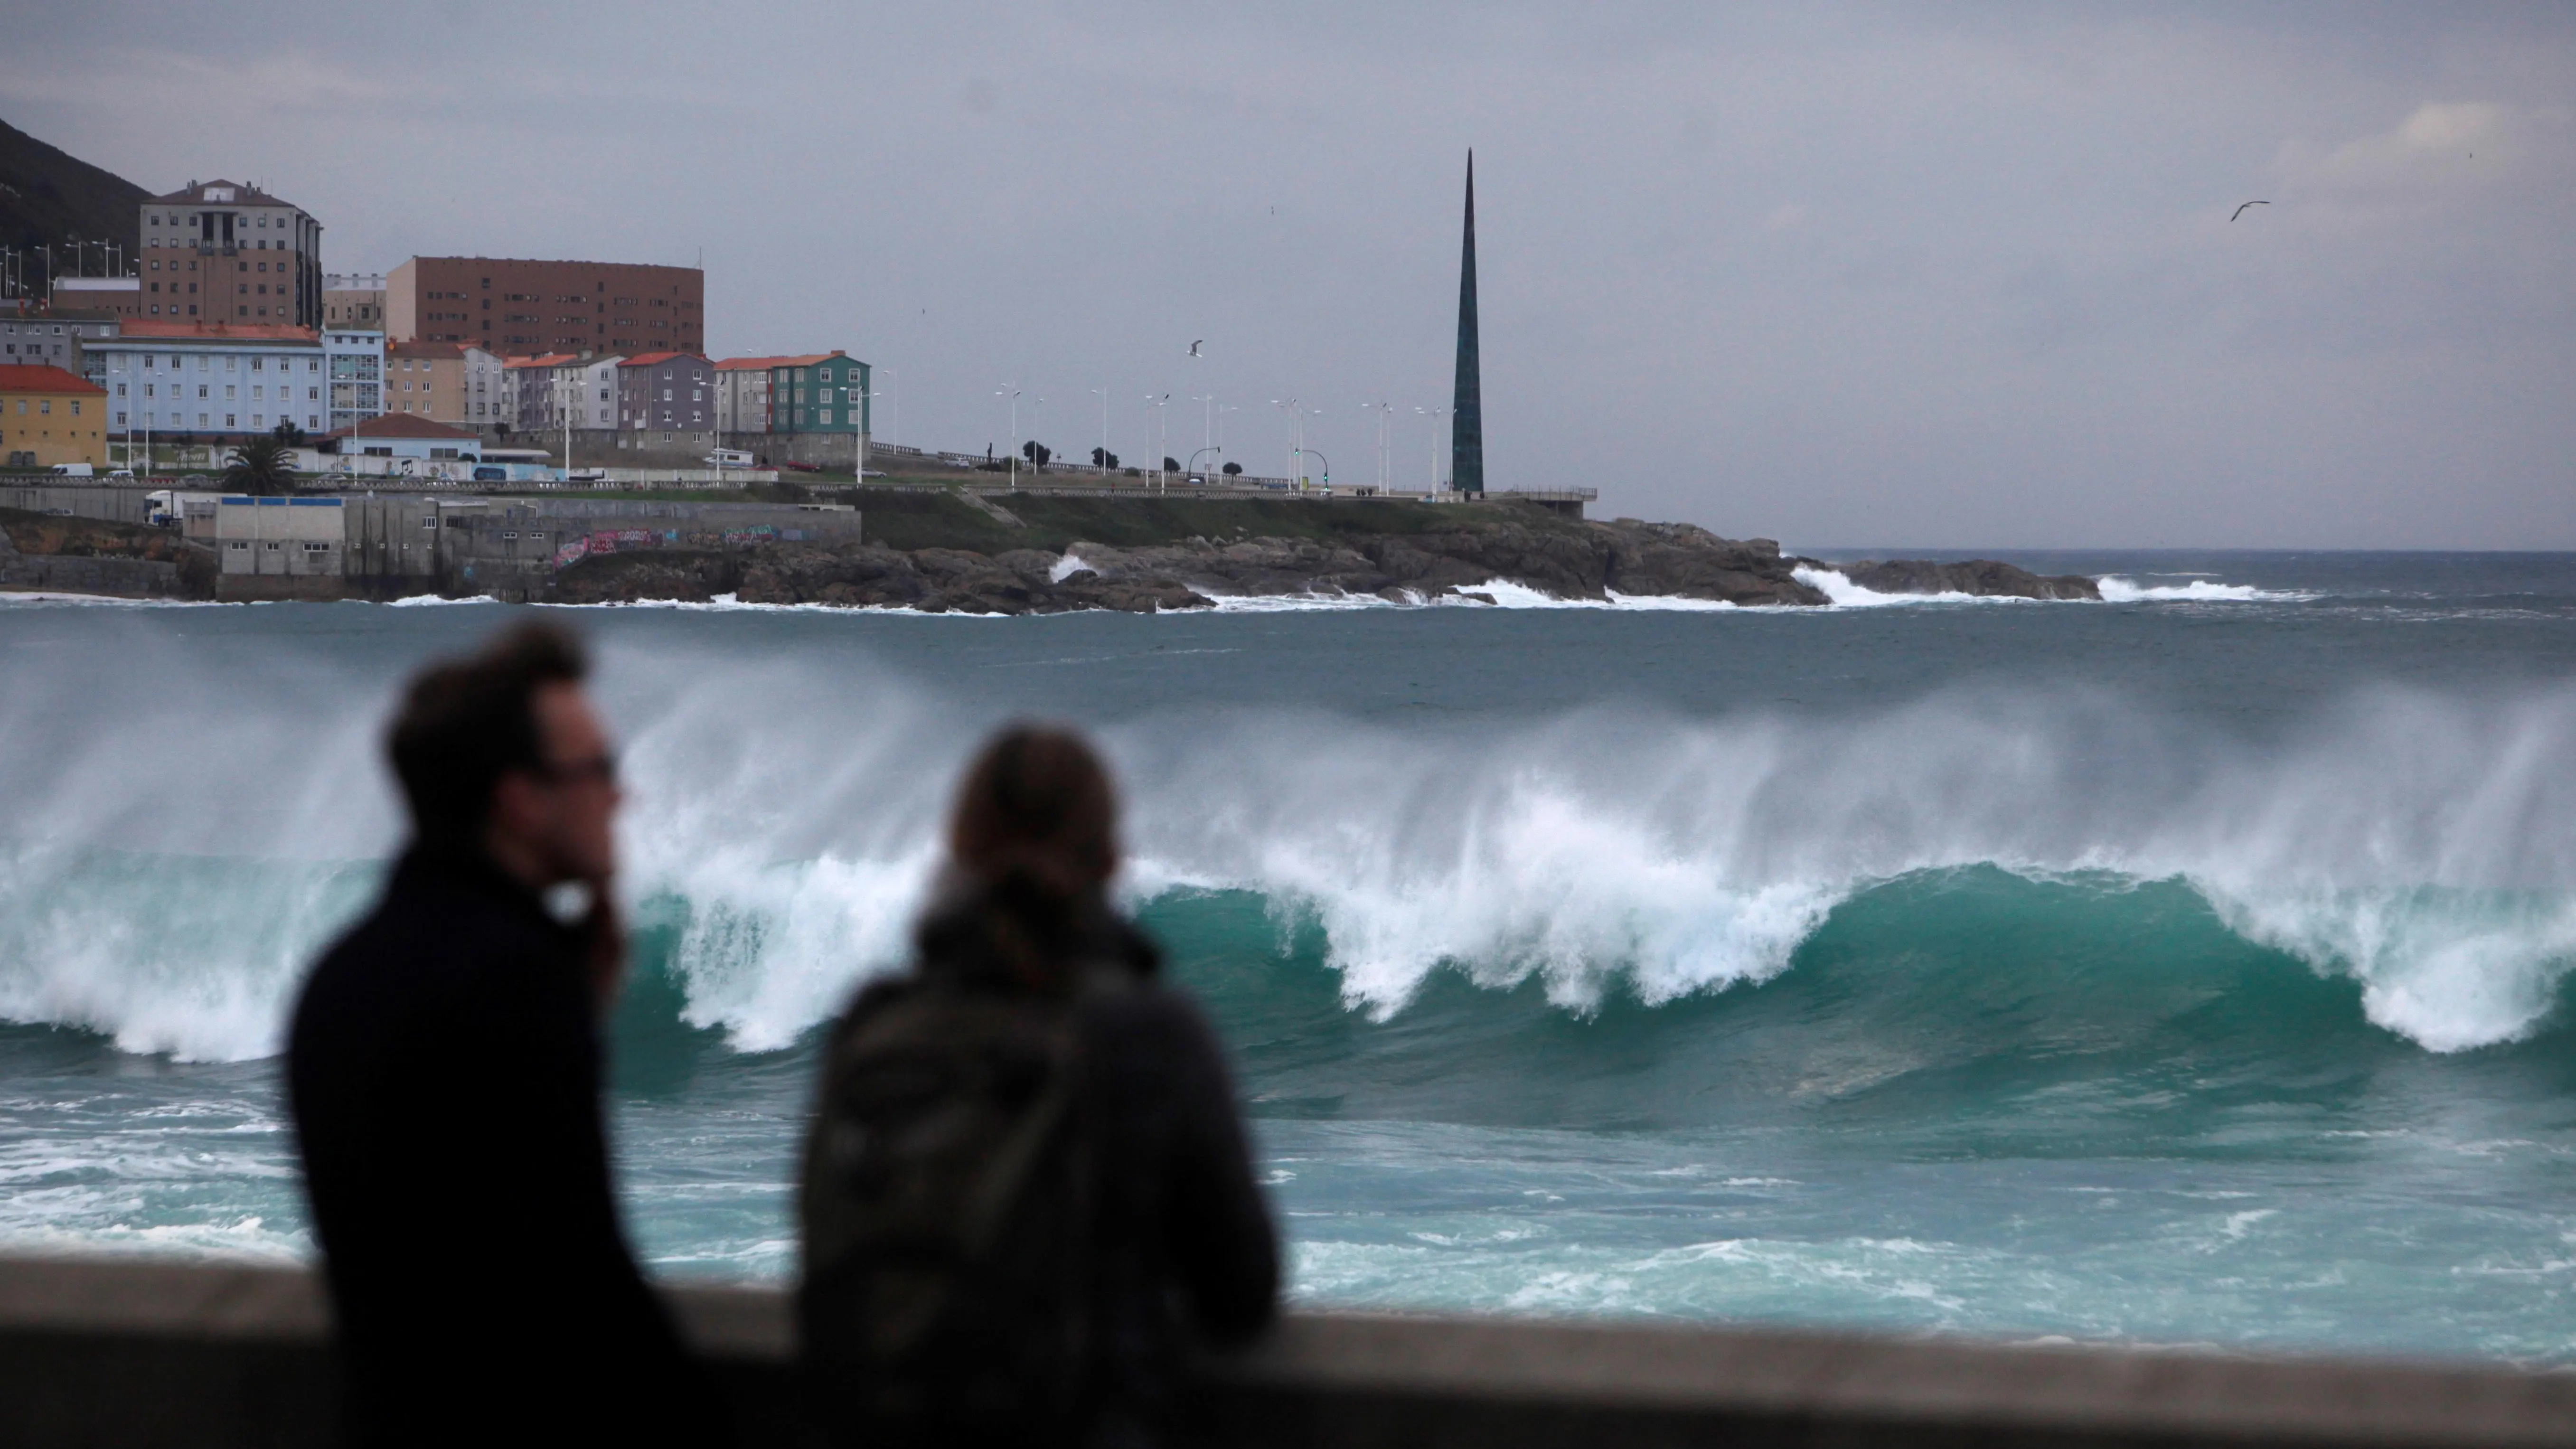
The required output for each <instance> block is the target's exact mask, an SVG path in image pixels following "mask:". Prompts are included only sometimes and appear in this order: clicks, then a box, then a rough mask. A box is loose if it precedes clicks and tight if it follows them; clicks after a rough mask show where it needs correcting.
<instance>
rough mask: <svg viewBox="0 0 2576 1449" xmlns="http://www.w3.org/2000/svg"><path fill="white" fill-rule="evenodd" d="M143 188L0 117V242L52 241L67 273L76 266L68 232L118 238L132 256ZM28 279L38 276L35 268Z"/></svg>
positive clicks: (139, 229)
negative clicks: (69, 249)
mask: <svg viewBox="0 0 2576 1449" xmlns="http://www.w3.org/2000/svg"><path fill="white" fill-rule="evenodd" d="M147 194H149V193H147V192H145V191H144V189H143V188H142V187H140V186H137V185H135V184H134V183H133V182H131V181H128V180H126V179H125V178H124V177H122V176H118V175H116V174H115V173H113V172H110V171H102V170H100V169H99V168H98V167H96V166H92V165H90V164H89V163H88V162H86V161H83V160H81V159H80V158H79V157H77V156H71V155H67V154H65V153H64V152H62V151H59V150H56V149H55V148H53V147H51V146H48V145H46V144H45V143H44V142H42V141H39V140H37V139H36V138H35V137H33V136H30V135H28V134H27V133H26V132H24V131H21V130H19V129H17V128H16V127H14V126H11V125H9V124H8V123H7V122H5V121H0V243H5V244H7V245H10V246H19V247H32V246H38V245H43V244H47V243H50V244H51V245H52V246H53V247H54V255H55V256H56V258H57V259H59V260H60V261H61V262H62V264H63V271H64V272H65V273H66V274H74V273H77V272H78V270H79V268H78V267H77V266H76V265H75V264H74V263H73V261H72V259H71V255H70V252H69V251H68V249H67V248H66V247H65V245H64V238H65V237H66V236H70V235H78V236H80V237H83V238H85V239H88V240H91V241H98V240H109V241H116V242H121V243H123V244H124V246H125V249H126V253H127V254H128V255H129V256H130V255H132V254H133V252H134V251H135V250H136V248H137V243H138V242H139V241H140V239H141V235H142V226H143V218H142V217H141V215H139V212H140V209H141V207H142V205H143V198H144V197H145V196H146V195H147ZM93 265H95V259H94V258H93ZM28 279H29V280H30V281H33V280H35V279H36V274H35V269H33V268H31V269H30V271H29V275H28Z"/></svg>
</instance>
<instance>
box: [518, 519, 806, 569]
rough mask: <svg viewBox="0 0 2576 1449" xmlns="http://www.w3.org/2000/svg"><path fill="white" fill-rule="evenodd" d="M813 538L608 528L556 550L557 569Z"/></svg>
mask: <svg viewBox="0 0 2576 1449" xmlns="http://www.w3.org/2000/svg"><path fill="white" fill-rule="evenodd" d="M809 536H810V535H809V534H808V533H807V531H806V530H804V529H801V528H774V527H772V526H770V525H768V524H765V523H762V524H755V525H753V526H751V527H749V528H727V529H721V530H718V529H703V530H691V531H690V532H688V533H686V534H683V533H682V532H681V531H680V530H679V529H676V528H660V529H655V528H608V529H600V530H598V531H596V532H593V533H585V534H579V535H576V536H574V537H573V538H571V539H568V540H566V541H565V542H564V543H563V544H562V545H561V546H560V547H558V548H557V549H556V550H555V567H556V568H563V567H565V566H566V565H569V564H576V563H579V562H581V561H582V560H583V559H586V558H588V557H590V556H591V555H592V554H595V553H623V552H632V551H633V550H635V549H639V548H662V547H670V546H675V545H678V544H681V543H687V544H689V545H691V546H694V547H698V548H739V547H741V546H743V545H745V544H753V543H803V542H805V541H806V539H807V538H808V537H809Z"/></svg>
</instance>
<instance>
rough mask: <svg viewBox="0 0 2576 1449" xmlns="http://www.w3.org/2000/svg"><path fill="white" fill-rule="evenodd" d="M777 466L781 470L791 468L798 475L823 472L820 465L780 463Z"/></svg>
mask: <svg viewBox="0 0 2576 1449" xmlns="http://www.w3.org/2000/svg"><path fill="white" fill-rule="evenodd" d="M778 466H779V467H781V468H793V469H795V470H796V471H797V472H799V473H820V472H822V471H823V465H822V464H820V463H781V464H779V465H778Z"/></svg>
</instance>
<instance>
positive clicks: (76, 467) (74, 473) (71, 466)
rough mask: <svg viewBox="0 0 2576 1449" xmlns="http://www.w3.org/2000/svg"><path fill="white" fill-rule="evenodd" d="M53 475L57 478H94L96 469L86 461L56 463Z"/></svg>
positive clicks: (96, 473)
mask: <svg viewBox="0 0 2576 1449" xmlns="http://www.w3.org/2000/svg"><path fill="white" fill-rule="evenodd" d="M54 476H55V477H57V478H94V477H96V476H98V470H97V469H96V468H93V467H91V466H90V465H89V464H87V463H56V464H55V465H54Z"/></svg>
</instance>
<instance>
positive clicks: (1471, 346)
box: [1449, 150, 1485, 493]
mask: <svg viewBox="0 0 2576 1449" xmlns="http://www.w3.org/2000/svg"><path fill="white" fill-rule="evenodd" d="M1478 372H1479V368H1478V365H1477V361H1476V153H1475V152H1474V151H1472V150H1471V151H1469V152H1468V153H1467V242H1466V247H1465V249H1464V250H1463V251H1461V252H1460V253H1459V258H1458V384H1457V391H1456V392H1455V393H1453V394H1452V395H1451V397H1450V399H1449V486H1450V487H1452V488H1454V489H1456V490H1458V491H1459V492H1461V493H1482V492H1484V491H1485V405H1484V402H1483V400H1482V398H1481V397H1480V396H1479V394H1480V393H1481V392H1482V391H1483V384H1482V382H1481V381H1480V379H1479V377H1478Z"/></svg>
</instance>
